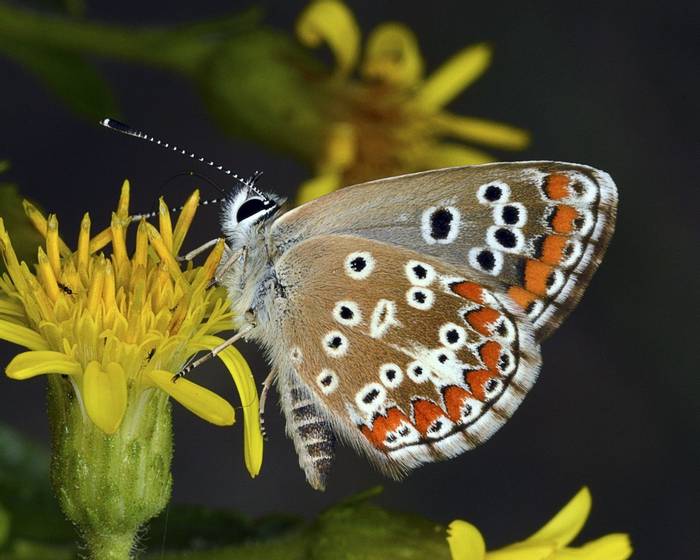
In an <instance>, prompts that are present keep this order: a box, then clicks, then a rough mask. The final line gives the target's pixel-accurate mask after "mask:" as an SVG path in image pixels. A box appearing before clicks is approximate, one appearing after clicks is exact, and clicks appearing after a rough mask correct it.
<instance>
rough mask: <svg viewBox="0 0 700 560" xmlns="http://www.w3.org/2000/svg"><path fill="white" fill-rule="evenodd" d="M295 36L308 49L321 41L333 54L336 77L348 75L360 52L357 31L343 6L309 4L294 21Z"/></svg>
mask: <svg viewBox="0 0 700 560" xmlns="http://www.w3.org/2000/svg"><path fill="white" fill-rule="evenodd" d="M296 33H297V37H299V40H300V41H301V42H302V43H304V44H305V45H306V46H308V47H318V46H319V45H320V44H321V43H322V42H323V41H325V42H326V43H328V46H329V47H330V48H331V50H332V51H333V54H334V55H335V59H336V68H337V74H338V75H340V76H345V75H347V74H349V73H350V71H351V70H352V69H353V67H354V66H355V64H356V62H357V57H358V53H359V50H360V30H359V29H358V27H357V22H356V21H355V18H354V16H353V15H352V12H351V11H350V10H349V9H348V7H347V6H346V5H345V4H343V3H342V2H338V1H336V0H317V1H316V2H311V3H310V4H309V5H308V6H307V7H306V9H305V10H304V11H303V12H302V13H301V15H300V16H299V19H298V20H297V25H296Z"/></svg>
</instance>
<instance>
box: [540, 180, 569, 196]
mask: <svg viewBox="0 0 700 560" xmlns="http://www.w3.org/2000/svg"><path fill="white" fill-rule="evenodd" d="M568 186H569V178H568V177H567V176H566V175H562V174H561V173H552V174H551V175H550V176H549V177H547V186H546V187H545V189H544V190H545V192H546V193H547V197H548V198H550V199H552V200H561V199H562V198H566V197H567V196H569V188H568Z"/></svg>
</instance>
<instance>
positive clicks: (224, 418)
mask: <svg viewBox="0 0 700 560" xmlns="http://www.w3.org/2000/svg"><path fill="white" fill-rule="evenodd" d="M148 377H149V379H150V380H151V381H153V383H155V384H156V385H157V386H158V387H159V388H160V389H162V390H163V391H165V392H166V393H168V394H169V395H170V396H171V397H172V398H174V399H175V400H176V401H177V402H179V403H180V404H181V405H182V406H184V407H185V408H187V409H188V410H190V411H191V412H193V413H194V414H196V415H197V416H199V417H200V418H203V419H204V420H206V421H207V422H211V423H212V424H215V425H217V426H230V425H231V424H233V423H234V421H235V419H236V417H235V412H234V410H233V407H232V406H231V405H230V404H229V403H228V402H227V401H226V400H224V399H222V398H221V397H220V396H219V395H217V394H216V393H213V392H212V391H210V390H209V389H205V388H204V387H202V386H201V385H197V384H196V383H192V382H191V381H190V380H188V379H178V380H177V382H175V383H173V373H172V372H170V371H165V370H162V369H156V370H152V371H149V372H148Z"/></svg>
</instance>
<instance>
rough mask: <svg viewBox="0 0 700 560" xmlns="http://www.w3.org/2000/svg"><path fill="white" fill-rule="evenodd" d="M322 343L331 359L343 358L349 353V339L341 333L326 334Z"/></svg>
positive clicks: (331, 332)
mask: <svg viewBox="0 0 700 560" xmlns="http://www.w3.org/2000/svg"><path fill="white" fill-rule="evenodd" d="M321 343H322V344H323V349H324V350H325V351H326V354H328V355H329V356H330V357H331V358H342V357H343V356H345V354H347V352H348V346H349V344H348V338H347V337H346V336H345V335H344V334H343V333H341V332H340V331H330V332H329V333H326V334H325V335H324V337H323V340H322V341H321Z"/></svg>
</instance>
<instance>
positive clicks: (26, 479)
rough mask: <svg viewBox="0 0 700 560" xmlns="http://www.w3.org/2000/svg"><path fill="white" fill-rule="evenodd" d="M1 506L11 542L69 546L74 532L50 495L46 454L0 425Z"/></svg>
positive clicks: (38, 447)
mask: <svg viewBox="0 0 700 560" xmlns="http://www.w3.org/2000/svg"><path fill="white" fill-rule="evenodd" d="M0 503H2V504H3V506H4V507H5V509H6V510H7V512H8V513H9V515H10V520H11V523H10V539H11V540H15V539H26V540H28V541H42V542H46V543H52V544H55V543H71V542H73V541H74V539H75V532H74V531H73V528H72V527H71V525H70V524H69V523H68V521H66V519H65V517H64V516H63V513H61V511H60V509H59V507H58V504H57V503H56V500H55V499H54V497H53V495H52V493H51V485H50V483H49V455H48V452H47V451H46V450H45V449H44V448H43V447H40V446H38V445H36V444H34V443H32V442H30V441H28V440H26V439H25V438H24V437H23V436H21V435H20V434H19V433H17V432H16V431H14V430H13V429H12V428H9V427H8V426H5V425H2V424H0Z"/></svg>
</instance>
